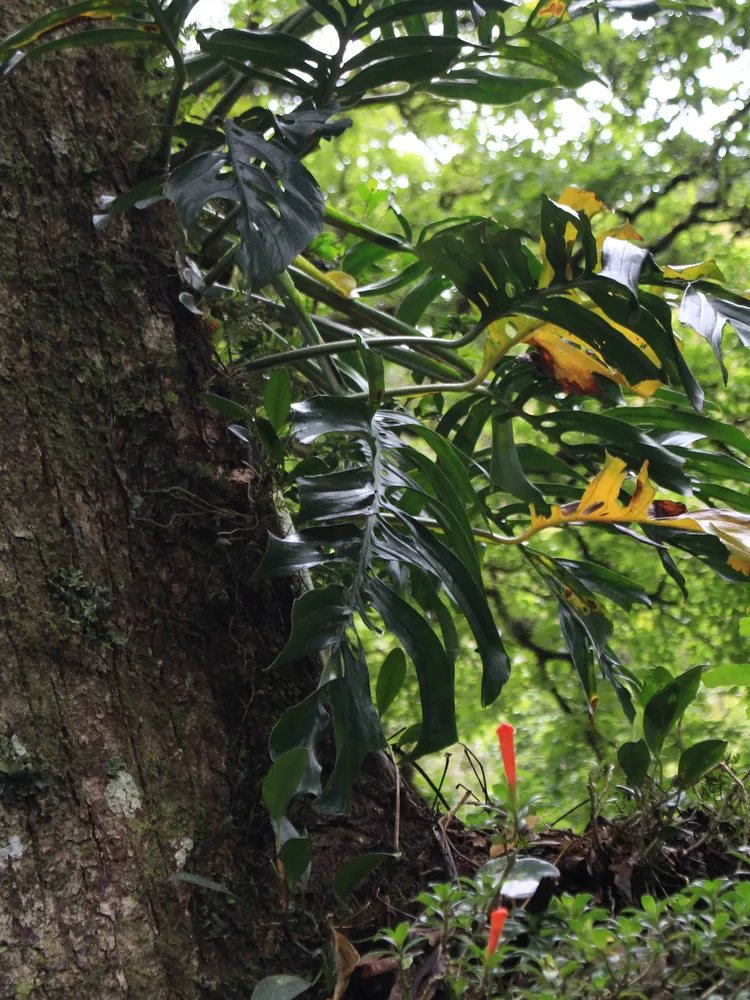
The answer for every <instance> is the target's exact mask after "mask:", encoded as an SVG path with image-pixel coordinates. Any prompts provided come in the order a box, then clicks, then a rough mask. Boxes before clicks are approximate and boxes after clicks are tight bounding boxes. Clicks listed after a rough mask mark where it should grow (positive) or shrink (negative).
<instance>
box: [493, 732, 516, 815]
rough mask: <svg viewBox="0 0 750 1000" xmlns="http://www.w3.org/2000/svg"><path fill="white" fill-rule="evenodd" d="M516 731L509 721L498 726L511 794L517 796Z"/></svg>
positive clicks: (501, 751)
mask: <svg viewBox="0 0 750 1000" xmlns="http://www.w3.org/2000/svg"><path fill="white" fill-rule="evenodd" d="M515 735H516V731H515V729H514V728H513V726H511V725H510V723H508V722H503V724H502V725H500V726H498V727H497V738H498V740H499V742H500V753H501V754H502V757H503V767H504V768H505V777H506V778H507V779H508V789H509V790H510V794H511V796H512V797H513V798H514V799H515V797H516V744H515Z"/></svg>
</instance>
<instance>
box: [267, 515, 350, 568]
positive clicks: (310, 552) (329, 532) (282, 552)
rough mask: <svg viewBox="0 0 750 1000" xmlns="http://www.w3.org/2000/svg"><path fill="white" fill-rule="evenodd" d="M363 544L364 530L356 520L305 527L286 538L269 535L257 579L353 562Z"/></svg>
mask: <svg viewBox="0 0 750 1000" xmlns="http://www.w3.org/2000/svg"><path fill="white" fill-rule="evenodd" d="M361 545H362V532H361V530H360V529H359V528H358V527H356V525H353V524H332V525H326V526H324V527H319V528H304V529H303V530H302V531H295V532H292V533H291V534H289V535H286V536H285V537H284V538H280V537H279V536H278V535H273V534H270V535H269V539H268V546H267V548H266V551H265V553H264V554H263V558H262V559H261V561H260V565H259V566H258V568H257V570H256V571H255V579H258V580H269V579H273V578H274V577H278V576H290V575H291V574H292V573H299V572H300V571H301V570H305V569H311V568H312V567H313V566H322V565H323V564H327V563H334V562H346V561H350V562H354V561H355V560H356V559H357V558H358V556H359V550H360V547H361Z"/></svg>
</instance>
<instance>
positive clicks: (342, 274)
mask: <svg viewBox="0 0 750 1000" xmlns="http://www.w3.org/2000/svg"><path fill="white" fill-rule="evenodd" d="M326 278H327V279H328V280H329V281H330V282H331V283H332V284H334V285H335V286H336V288H337V289H338V290H339V291H340V292H341V294H342V295H346V296H347V298H348V297H349V296H350V295H351V294H352V292H353V291H354V289H355V288H356V287H357V279H356V278H353V277H352V276H351V274H347V273H346V271H329V272H328V273H327V274H326Z"/></svg>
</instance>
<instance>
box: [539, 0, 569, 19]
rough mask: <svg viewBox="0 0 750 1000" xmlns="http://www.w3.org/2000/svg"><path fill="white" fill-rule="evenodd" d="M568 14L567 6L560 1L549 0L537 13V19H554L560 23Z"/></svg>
mask: <svg viewBox="0 0 750 1000" xmlns="http://www.w3.org/2000/svg"><path fill="white" fill-rule="evenodd" d="M567 12H568V5H567V4H566V3H563V2H562V0H550V3H548V4H547V6H546V7H542V9H541V10H538V11H537V14H536V16H537V18H539V19H540V20H546V18H548V17H556V18H557V19H558V21H562V19H563V18H564V17H565V15H566V14H567Z"/></svg>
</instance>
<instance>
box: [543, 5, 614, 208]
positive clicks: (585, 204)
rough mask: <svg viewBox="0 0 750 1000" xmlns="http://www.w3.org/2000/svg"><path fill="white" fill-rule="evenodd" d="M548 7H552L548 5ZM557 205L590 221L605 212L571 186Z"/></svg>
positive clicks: (587, 193)
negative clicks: (583, 214)
mask: <svg viewBox="0 0 750 1000" xmlns="http://www.w3.org/2000/svg"><path fill="white" fill-rule="evenodd" d="M550 6H552V5H551V4H550ZM557 203H558V205H566V206H567V207H568V208H572V209H573V211H574V212H585V213H586V215H588V217H589V218H590V219H593V217H594V216H595V215H598V214H599V213H600V212H606V209H605V207H604V202H603V201H602V200H601V198H600V197H599V195H598V194H594V192H593V191H584V190H583V189H582V188H579V187H574V186H572V185H571V186H570V187H566V188H565V190H564V191H563V193H562V194H561V195H560V197H559V198H558V199H557Z"/></svg>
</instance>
